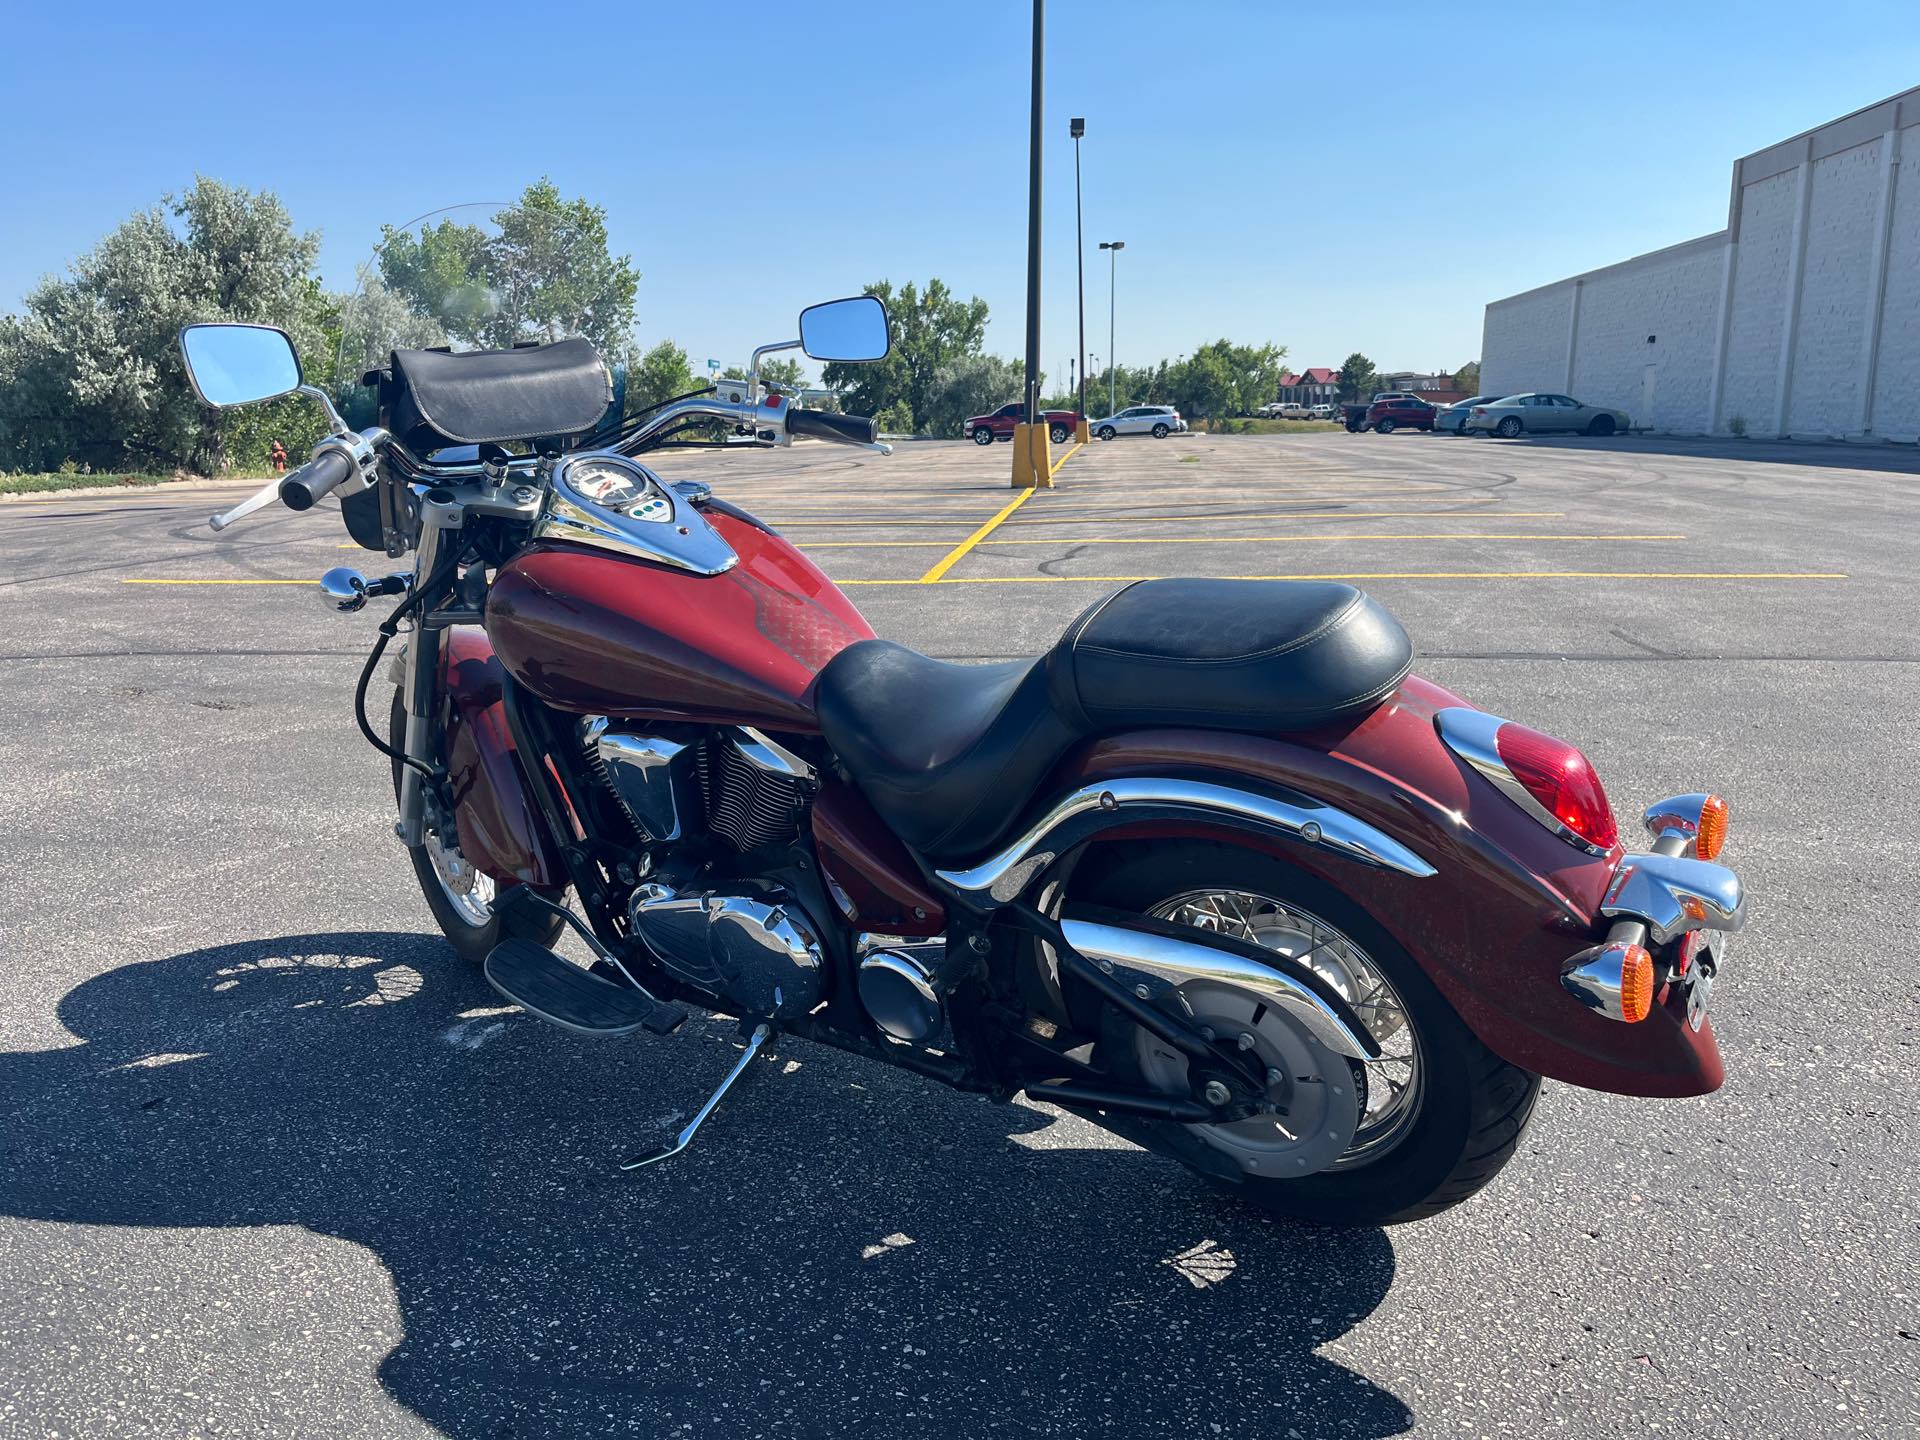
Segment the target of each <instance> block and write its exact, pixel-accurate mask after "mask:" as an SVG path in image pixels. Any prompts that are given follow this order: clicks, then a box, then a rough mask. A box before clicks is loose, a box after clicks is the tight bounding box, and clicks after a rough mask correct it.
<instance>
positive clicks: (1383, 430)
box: [1373, 420, 1396, 435]
mask: <svg viewBox="0 0 1920 1440" xmlns="http://www.w3.org/2000/svg"><path fill="white" fill-rule="evenodd" d="M1395 424H1396V422H1394V421H1392V420H1376V421H1374V422H1373V428H1374V429H1375V430H1377V431H1378V432H1379V433H1380V434H1382V435H1391V434H1392V433H1393V432H1394V429H1395Z"/></svg>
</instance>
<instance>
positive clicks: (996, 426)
mask: <svg viewBox="0 0 1920 1440" xmlns="http://www.w3.org/2000/svg"><path fill="white" fill-rule="evenodd" d="M1026 413H1027V407H1026V406H1025V405H1022V404H1021V403H1020V402H1019V401H1018V400H1016V401H1014V402H1013V404H1011V405H1002V406H1001V407H1000V408H999V409H998V410H996V411H994V412H993V413H992V414H991V415H973V416H970V417H968V419H967V421H966V422H965V423H964V424H963V425H961V427H960V433H961V434H962V435H964V436H966V437H967V438H968V439H969V440H971V441H973V443H974V444H976V445H991V444H992V443H993V442H994V441H995V440H1011V439H1012V438H1013V427H1014V426H1015V425H1018V424H1019V423H1020V417H1021V416H1023V415H1025V414H1026ZM1040 418H1041V419H1043V420H1045V421H1046V422H1047V438H1048V439H1049V440H1051V441H1053V443H1054V444H1056V445H1064V444H1065V443H1066V442H1067V441H1069V440H1071V439H1072V438H1073V436H1074V432H1075V430H1076V429H1078V428H1079V425H1080V412H1079V411H1078V410H1042V411H1041V412H1040Z"/></svg>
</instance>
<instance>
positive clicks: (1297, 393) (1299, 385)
mask: <svg viewBox="0 0 1920 1440" xmlns="http://www.w3.org/2000/svg"><path fill="white" fill-rule="evenodd" d="M1273 398H1274V399H1276V400H1278V401H1279V402H1280V403H1281V404H1283V405H1331V404H1333V402H1334V401H1336V400H1338V399H1339V398H1340V372H1339V371H1338V370H1334V369H1329V368H1328V367H1327V366H1325V365H1312V366H1309V367H1308V368H1307V369H1306V370H1305V371H1303V372H1302V373H1300V374H1298V375H1296V374H1294V373H1293V371H1291V370H1286V371H1283V372H1281V375H1280V393H1279V394H1277V395H1275V396H1274V397H1273Z"/></svg>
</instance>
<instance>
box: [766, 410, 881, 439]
mask: <svg viewBox="0 0 1920 1440" xmlns="http://www.w3.org/2000/svg"><path fill="white" fill-rule="evenodd" d="M787 433H788V434H789V435H793V436H796V437H798V436H805V435H810V436H812V437H813V438H814V439H816V440H837V441H839V442H840V443H841V444H842V445H871V444H873V443H874V441H875V439H876V438H877V437H878V436H879V433H880V427H879V425H878V424H876V423H875V421H874V419H873V417H872V416H870V415H838V414H835V413H834V412H833V411H831V410H802V409H799V408H798V407H796V408H794V409H791V410H789V411H787Z"/></svg>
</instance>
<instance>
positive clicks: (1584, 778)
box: [1493, 720, 1620, 850]
mask: <svg viewBox="0 0 1920 1440" xmlns="http://www.w3.org/2000/svg"><path fill="white" fill-rule="evenodd" d="M1493 744H1494V749H1496V750H1498V751H1499V752H1500V759H1501V761H1502V763H1503V764H1505V765H1506V767H1507V769H1508V770H1509V771H1510V772H1512V775H1513V778H1514V779H1516V780H1518V781H1519V782H1520V783H1521V785H1523V786H1525V787H1526V791H1527V793H1528V794H1529V795H1531V796H1533V798H1534V799H1535V800H1538V801H1539V802H1540V804H1541V805H1542V806H1543V807H1544V808H1545V809H1546V810H1547V812H1548V813H1549V814H1551V815H1552V816H1553V818H1554V819H1556V820H1558V821H1559V822H1560V823H1561V824H1562V825H1564V826H1566V827H1567V829H1569V830H1571V831H1572V832H1573V833H1574V834H1576V835H1578V836H1579V837H1580V838H1581V839H1582V840H1584V841H1586V842H1587V843H1588V844H1589V845H1593V846H1596V847H1598V848H1599V849H1602V850H1611V849H1612V848H1613V847H1614V846H1615V845H1617V844H1619V843H1620V827H1619V826H1618V825H1616V824H1614V820H1613V807H1612V806H1611V805H1609V804H1608V803H1607V792H1606V790H1605V788H1604V787H1603V786H1602V785H1601V784H1600V777H1599V776H1598V775H1596V774H1594V773H1593V764H1592V762H1591V761H1589V760H1588V759H1587V757H1586V756H1585V755H1582V754H1581V753H1580V752H1579V751H1578V750H1577V749H1575V748H1574V747H1573V746H1571V745H1569V744H1567V742H1566V741H1564V740H1556V739H1554V738H1553V736H1551V735H1543V734H1541V733H1540V731H1538V730H1533V729H1529V728H1528V727H1527V726H1525V725H1516V724H1514V723H1513V722H1512V721H1511V720H1509V721H1507V722H1506V723H1505V724H1503V725H1502V726H1501V727H1500V728H1499V730H1497V731H1496V732H1495V733H1494V737H1493Z"/></svg>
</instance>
